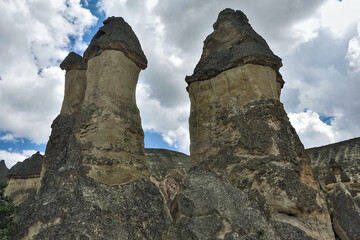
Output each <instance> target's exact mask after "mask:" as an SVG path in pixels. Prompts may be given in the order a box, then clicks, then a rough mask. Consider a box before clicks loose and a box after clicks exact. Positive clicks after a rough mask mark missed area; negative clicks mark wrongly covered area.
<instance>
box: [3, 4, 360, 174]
mask: <svg viewBox="0 0 360 240" xmlns="http://www.w3.org/2000/svg"><path fill="white" fill-rule="evenodd" d="M227 7H230V8H233V9H239V10H242V11H243V12H244V13H245V14H246V15H247V16H248V18H249V20H250V24H251V25H252V26H253V28H254V29H255V30H256V31H257V32H258V33H259V34H260V35H262V36H263V37H264V38H265V39H266V41H267V42H268V44H269V46H270V48H271V49H272V50H273V51H274V53H275V54H277V55H278V56H280V57H281V58H282V59H283V64H284V66H283V67H282V68H281V70H280V72H281V73H282V75H283V78H284V80H285V82H286V83H285V87H284V88H283V90H282V96H281V101H282V102H283V103H284V105H285V109H286V111H287V113H288V115H289V118H290V120H291V122H292V124H293V126H294V127H295V128H296V130H297V132H298V134H299V136H300V138H301V140H302V141H303V143H304V145H305V147H307V148H308V147H313V146H320V145H324V144H329V143H332V142H337V141H341V140H345V139H349V138H353V137H358V136H360V125H359V122H360V111H359V109H360V100H359V98H358V92H359V90H360V55H359V54H360V14H359V12H360V1H359V0H343V1H339V0H316V1H314V0H272V1H269V0H223V1H218V0H100V1H93V0H81V1H79V0H0V16H1V17H0V52H1V54H0V63H1V64H0V159H5V161H6V164H7V166H8V167H11V166H12V165H13V164H15V163H16V162H17V161H22V160H24V159H25V158H26V157H28V156H30V155H31V154H32V153H34V152H35V151H41V152H44V151H45V147H46V143H47V140H48V137H49V135H50V132H51V128H50V126H51V123H52V121H53V119H54V118H55V117H56V116H57V115H58V114H59V112H60V107H61V102H62V98H63V92H64V74H65V72H64V71H62V70H61V69H60V68H59V67H58V66H59V63H60V62H61V61H62V60H63V59H64V57H65V56H66V55H67V54H68V52H69V51H75V52H77V53H79V54H82V53H83V51H84V50H85V49H86V47H87V44H88V43H89V42H90V40H91V38H92V36H93V35H94V34H95V32H96V31H97V30H98V28H99V27H100V26H101V25H102V21H103V20H104V19H106V18H107V17H108V16H122V17H124V19H125V20H126V21H127V22H128V23H129V24H130V25H131V26H132V28H133V30H134V31H135V33H136V34H137V36H138V38H139V40H140V42H141V45H142V48H143V50H144V52H145V55H146V56H147V58H148V61H149V64H148V68H147V69H146V70H145V71H142V73H141V74H140V79H139V84H138V87H137V103H138V107H139V109H140V112H141V118H142V125H143V128H144V131H145V136H146V137H145V144H146V147H161V148H169V149H174V150H178V151H182V152H185V153H188V152H189V133H188V117H189V108H190V102H189V98H188V96H187V92H186V91H185V87H186V84H185V81H184V78H185V75H191V74H192V72H193V69H194V67H195V65H196V63H197V62H198V60H199V58H200V55H201V51H202V46H203V41H204V39H205V38H206V36H207V35H209V34H210V33H211V32H212V24H213V23H214V22H215V20H216V18H217V15H218V13H219V12H220V11H221V10H222V9H224V8H227Z"/></svg>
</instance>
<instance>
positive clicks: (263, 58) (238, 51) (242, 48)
mask: <svg viewBox="0 0 360 240" xmlns="http://www.w3.org/2000/svg"><path fill="white" fill-rule="evenodd" d="M213 28H214V32H212V33H211V34H210V35H209V36H208V37H207V38H206V39H205V41H204V47H203V53H202V55H201V59H200V61H199V63H198V64H197V65H196V67H195V70H194V73H193V75H191V76H186V78H185V80H186V82H187V83H188V84H189V85H190V84H191V83H192V82H195V81H203V80H207V79H210V78H212V77H215V76H216V75H218V74H219V73H221V72H223V71H226V70H228V69H231V68H234V67H237V66H241V65H245V64H247V63H252V64H258V65H264V66H269V67H271V68H273V69H274V70H275V71H276V72H277V75H278V77H277V81H279V82H280V83H281V86H283V84H284V81H283V80H282V77H281V74H280V73H279V68H280V67H281V66H282V62H281V58H279V57H278V56H276V55H275V54H274V53H273V52H272V51H271V50H270V48H269V46H268V45H267V43H266V41H265V40H264V39H263V38H262V37H261V36H260V35H259V34H257V33H256V32H255V31H254V30H253V28H252V27H251V25H250V24H249V21H248V19H247V17H246V15H245V14H244V13H243V12H241V11H240V10H237V11H235V10H233V9H230V8H227V9H224V10H223V11H221V12H220V13H219V16H218V19H217V20H216V22H215V23H214V25H213Z"/></svg>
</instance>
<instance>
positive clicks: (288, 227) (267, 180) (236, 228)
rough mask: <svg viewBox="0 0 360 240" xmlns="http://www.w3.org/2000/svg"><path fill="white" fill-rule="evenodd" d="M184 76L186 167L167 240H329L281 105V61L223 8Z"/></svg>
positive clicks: (315, 189) (318, 198)
mask: <svg viewBox="0 0 360 240" xmlns="http://www.w3.org/2000/svg"><path fill="white" fill-rule="evenodd" d="M213 27H214V32H213V33H211V34H210V35H209V36H208V37H207V38H206V40H205V42H204V48H203V53H202V56H201V59H200V61H199V63H198V64H197V66H196V68H195V70H194V73H193V75H192V76H188V77H186V81H187V83H188V84H189V86H188V92H189V96H190V100H191V112H190V119H189V123H190V124H189V125H190V140H191V141H190V142H191V147H190V149H191V150H190V151H191V156H190V159H191V163H192V165H193V167H192V169H191V170H190V172H189V175H188V177H187V178H186V180H185V182H184V189H185V190H184V192H183V193H182V195H181V196H180V197H179V201H178V206H177V209H178V212H177V214H176V225H177V226H178V228H177V230H176V231H175V233H174V238H178V239H186V237H184V236H185V235H187V238H188V239H195V238H196V239H334V236H333V233H332V229H331V222H330V218H329V215H328V211H327V208H326V205H325V201H324V198H323V195H322V193H321V191H320V190H319V185H318V183H317V182H316V181H315V180H314V178H313V174H312V171H311V168H310V161H309V157H308V155H307V154H306V153H305V151H304V147H303V145H302V144H301V142H300V140H299V138H298V136H297V134H296V132H295V130H294V128H293V127H292V126H291V124H290V122H289V120H288V118H287V115H286V113H285V111H284V108H283V105H282V104H281V103H280V101H279V98H280V90H281V88H282V86H283V83H284V82H283V80H282V77H281V75H280V73H279V71H278V70H279V68H280V67H281V66H282V63H281V59H280V58H279V57H277V56H276V55H274V54H273V52H272V51H271V50H270V48H269V47H268V45H267V43H266V41H265V40H264V39H263V38H262V37H261V36H259V35H258V34H257V33H256V32H255V31H254V30H253V29H252V27H251V26H250V24H249V23H248V19H247V17H246V16H245V15H244V14H243V13H242V12H241V11H234V10H232V9H225V10H223V11H222V12H220V14H219V16H218V19H217V21H216V22H215V24H214V25H213Z"/></svg>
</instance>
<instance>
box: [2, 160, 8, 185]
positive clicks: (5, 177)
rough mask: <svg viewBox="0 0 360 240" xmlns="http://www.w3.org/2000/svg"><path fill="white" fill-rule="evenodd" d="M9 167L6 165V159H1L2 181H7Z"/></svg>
mask: <svg viewBox="0 0 360 240" xmlns="http://www.w3.org/2000/svg"><path fill="white" fill-rule="evenodd" d="M8 173H9V169H8V168H7V167H6V165H5V161H4V160H1V161H0V183H6V181H7V176H8Z"/></svg>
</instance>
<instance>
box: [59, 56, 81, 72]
mask: <svg viewBox="0 0 360 240" xmlns="http://www.w3.org/2000/svg"><path fill="white" fill-rule="evenodd" d="M60 68H61V69H62V70H66V71H70V70H86V65H85V64H84V62H83V58H82V56H80V55H79V54H77V53H74V52H71V53H69V54H68V55H67V56H66V58H65V59H64V61H62V63H61V64H60Z"/></svg>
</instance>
